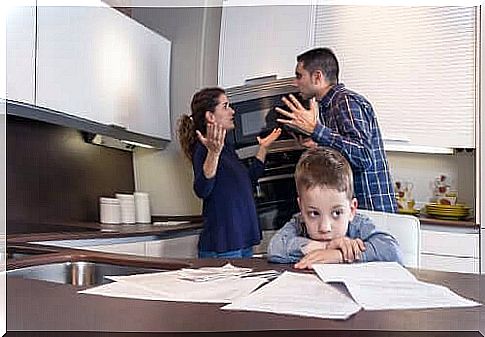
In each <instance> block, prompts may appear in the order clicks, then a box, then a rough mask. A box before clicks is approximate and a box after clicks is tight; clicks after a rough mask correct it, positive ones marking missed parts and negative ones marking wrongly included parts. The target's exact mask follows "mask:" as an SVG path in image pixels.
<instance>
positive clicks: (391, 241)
mask: <svg viewBox="0 0 485 337" xmlns="http://www.w3.org/2000/svg"><path fill="white" fill-rule="evenodd" d="M348 234H349V237H351V238H353V239H355V238H360V239H361V240H362V241H363V242H364V245H365V251H363V252H362V256H361V260H360V261H361V262H371V261H394V262H398V263H400V264H402V252H401V249H400V247H399V243H398V242H397V240H396V239H395V238H394V237H393V236H392V235H391V234H389V233H387V232H385V231H382V230H378V229H376V227H375V226H374V224H373V223H372V220H371V219H370V218H368V217H366V216H362V215H360V216H356V218H355V219H354V221H352V223H351V225H350V226H349V233H348Z"/></svg>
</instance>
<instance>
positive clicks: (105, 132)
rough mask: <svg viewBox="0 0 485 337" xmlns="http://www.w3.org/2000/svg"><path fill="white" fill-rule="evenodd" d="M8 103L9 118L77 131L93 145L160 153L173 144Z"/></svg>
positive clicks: (78, 118)
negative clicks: (158, 151)
mask: <svg viewBox="0 0 485 337" xmlns="http://www.w3.org/2000/svg"><path fill="white" fill-rule="evenodd" d="M6 103H7V114H8V115H14V116H19V117H24V118H29V119H33V120H37V121H41V122H46V123H50V124H55V125H60V126H65V127H69V128H73V129H77V130H79V131H80V132H81V133H82V136H83V139H84V140H85V141H86V142H88V143H91V144H96V145H103V146H108V147H113V148H117V149H121V150H126V151H132V150H133V149H134V148H136V147H144V148H153V149H160V150H161V149H164V148H165V147H166V146H167V145H168V143H169V142H170V141H169V140H167V139H162V138H158V137H153V136H149V135H145V134H141V133H137V132H133V131H130V130H127V129H125V128H123V127H119V126H116V125H105V124H102V123H98V122H95V121H91V120H88V119H84V118H80V117H77V116H73V115H69V114H66V113H63V112H59V111H55V110H51V109H48V108H43V107H38V106H34V105H31V104H26V103H21V102H15V101H10V100H7V101H6Z"/></svg>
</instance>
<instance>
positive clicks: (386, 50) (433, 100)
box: [314, 6, 478, 148]
mask: <svg viewBox="0 0 485 337" xmlns="http://www.w3.org/2000/svg"><path fill="white" fill-rule="evenodd" d="M476 16H477V9H476V8H475V7H391V6H384V7H382V6H381V7H379V6H317V8H316V17H315V32H314V38H315V41H314V45H315V46H319V47H329V48H331V49H332V50H333V51H334V52H335V53H336V55H337V57H338V59H339V63H340V82H342V83H344V84H345V85H346V86H347V87H348V88H349V89H351V90H354V91H356V92H358V93H360V94H362V95H364V96H365V97H367V99H369V101H370V102H371V103H372V105H373V106H374V109H375V111H376V114H377V117H378V119H379V124H380V127H381V131H382V133H383V137H384V138H385V139H387V140H389V139H393V140H396V139H397V140H404V141H409V143H410V144H413V145H428V146H441V147H443V146H445V147H455V148H469V147H474V146H475V139H474V128H475V109H476V108H477V100H476V97H477V94H478V93H477V81H476V77H477V75H476V74H477V71H476V67H477V62H476V55H477V54H476V53H477V50H476V49H477V48H478V47H477V43H476V40H477V35H476V34H477V29H476V26H477V18H476Z"/></svg>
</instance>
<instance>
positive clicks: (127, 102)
mask: <svg viewBox="0 0 485 337" xmlns="http://www.w3.org/2000/svg"><path fill="white" fill-rule="evenodd" d="M42 2H43V0H41V1H39V7H38V51H37V53H38V61H37V64H38V67H37V74H38V80H37V88H36V90H37V105H39V106H44V107H48V108H51V109H54V110H57V111H61V112H64V113H68V114H72V115H75V116H79V117H82V118H85V119H89V120H93V121H97V122H100V123H103V124H115V125H118V126H121V127H124V128H127V129H129V130H130V131H135V132H139V133H142V134H147V135H151V136H156V137H160V138H164V139H167V140H170V114H169V97H170V96H169V68H170V62H169V61H170V41H168V40H166V39H165V38H163V37H162V36H160V35H157V34H155V33H153V32H151V31H149V30H148V29H147V28H145V27H143V26H142V25H140V24H138V23H137V22H135V21H133V20H131V19H130V18H128V17H126V16H125V15H123V14H121V13H119V12H118V11H117V10H115V9H113V8H110V7H107V6H106V5H105V4H104V3H103V2H101V1H100V2H99V7H94V6H91V7H80V6H72V7H53V6H42Z"/></svg>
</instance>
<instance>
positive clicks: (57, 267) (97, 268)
mask: <svg viewBox="0 0 485 337" xmlns="http://www.w3.org/2000/svg"><path fill="white" fill-rule="evenodd" d="M161 271H163V270H162V269H152V268H141V267H130V266H121V265H115V264H107V263H98V262H88V261H77V262H63V263H51V264H44V265H39V266H32V267H26V268H21V269H15V270H11V271H8V272H7V275H8V276H15V277H21V278H27V279H35V280H44V281H50V282H55V283H63V284H70V285H74V286H77V287H90V286H95V285H100V284H105V283H110V282H112V281H111V280H108V279H106V278H105V276H125V275H133V274H140V273H154V272H161Z"/></svg>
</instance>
